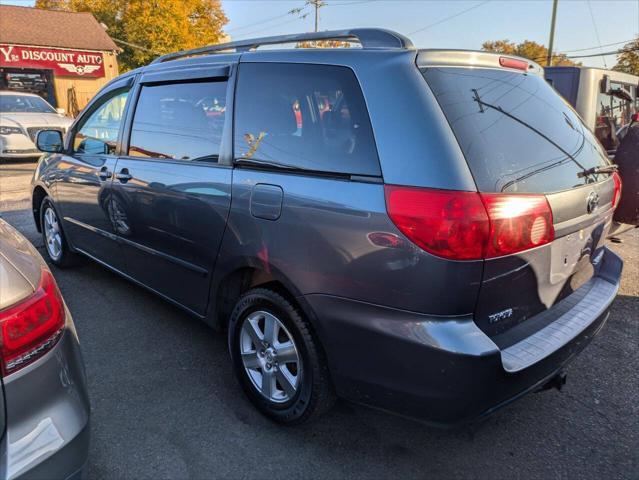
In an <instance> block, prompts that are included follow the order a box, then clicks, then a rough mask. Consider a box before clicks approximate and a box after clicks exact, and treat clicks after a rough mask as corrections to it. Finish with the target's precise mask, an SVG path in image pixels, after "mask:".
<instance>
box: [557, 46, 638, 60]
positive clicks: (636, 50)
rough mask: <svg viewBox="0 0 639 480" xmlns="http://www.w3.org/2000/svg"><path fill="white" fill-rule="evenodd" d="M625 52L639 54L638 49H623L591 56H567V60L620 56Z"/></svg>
mask: <svg viewBox="0 0 639 480" xmlns="http://www.w3.org/2000/svg"><path fill="white" fill-rule="evenodd" d="M625 52H639V47H638V48H622V49H621V50H614V51H612V52H603V53H593V54H590V55H566V57H567V58H590V57H599V56H602V57H603V56H604V55H619V54H621V53H625Z"/></svg>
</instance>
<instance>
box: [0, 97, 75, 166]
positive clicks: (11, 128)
mask: <svg viewBox="0 0 639 480" xmlns="http://www.w3.org/2000/svg"><path fill="white" fill-rule="evenodd" d="M71 123H73V119H71V118H69V117H66V116H65V115H64V110H63V109H61V108H59V109H57V110H56V109H55V108H53V107H52V106H51V105H50V104H49V103H48V102H47V101H46V100H44V99H43V98H42V97H40V96H38V95H35V94H32V93H23V92H12V91H0V158H24V157H34V156H38V155H40V153H41V152H40V150H38V149H37V148H36V145H35V141H36V136H37V135H38V132H39V131H40V130H60V131H61V132H62V134H63V135H64V134H65V133H66V131H67V128H69V126H70V125H71Z"/></svg>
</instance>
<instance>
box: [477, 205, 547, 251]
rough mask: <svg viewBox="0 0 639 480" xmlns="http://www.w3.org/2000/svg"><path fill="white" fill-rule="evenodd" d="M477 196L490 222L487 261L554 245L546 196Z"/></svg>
mask: <svg viewBox="0 0 639 480" xmlns="http://www.w3.org/2000/svg"><path fill="white" fill-rule="evenodd" d="M480 195H481V198H482V200H483V201H484V205H485V206H486V211H487V212H488V218H489V219H490V236H489V241H488V244H487V245H486V251H485V256H486V258H492V257H501V256H504V255H510V254H512V253H516V252H521V251H523V250H528V249H530V248H534V247H538V246H540V245H544V244H546V243H549V242H552V241H553V239H554V236H555V229H554V228H553V224H552V212H551V210H550V205H548V201H547V200H546V197H545V196H543V195H521V194H520V195H504V194H500V193H496V194H492V193H482V194H480Z"/></svg>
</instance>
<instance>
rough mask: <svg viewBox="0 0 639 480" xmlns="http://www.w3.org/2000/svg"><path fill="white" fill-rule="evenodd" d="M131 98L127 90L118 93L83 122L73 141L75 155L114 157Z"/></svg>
mask: <svg viewBox="0 0 639 480" xmlns="http://www.w3.org/2000/svg"><path fill="white" fill-rule="evenodd" d="M128 96H129V90H128V88H127V89H126V90H119V91H116V92H115V93H114V94H113V95H112V96H109V97H107V99H106V100H105V101H104V103H102V105H100V106H99V107H98V108H97V109H96V110H95V111H94V112H93V113H91V114H90V115H89V116H88V117H87V118H86V119H85V120H83V122H82V126H81V127H80V129H79V130H78V131H77V133H76V134H75V137H74V139H73V151H74V152H75V153H84V154H93V155H113V154H115V148H116V144H117V141H118V132H119V131H120V126H121V125H122V120H123V118H122V117H123V114H124V106H125V105H126V100H127V98H128Z"/></svg>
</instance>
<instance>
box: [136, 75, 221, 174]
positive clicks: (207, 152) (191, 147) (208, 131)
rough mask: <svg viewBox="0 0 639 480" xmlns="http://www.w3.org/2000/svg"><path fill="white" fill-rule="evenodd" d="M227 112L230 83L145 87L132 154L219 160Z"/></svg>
mask: <svg viewBox="0 0 639 480" xmlns="http://www.w3.org/2000/svg"><path fill="white" fill-rule="evenodd" d="M225 114H226V82H213V81H209V82H197V83H175V84H163V85H149V86H143V87H142V91H141V92H140V98H139V100H138V103H137V106H136V108H135V115H134V118H133V126H132V128H131V141H130V143H129V155H131V156H135V157H153V158H167V159H176V160H189V161H192V160H198V161H209V162H217V161H218V158H219V153H220V143H221V142H222V130H223V129H224V117H225Z"/></svg>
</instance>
